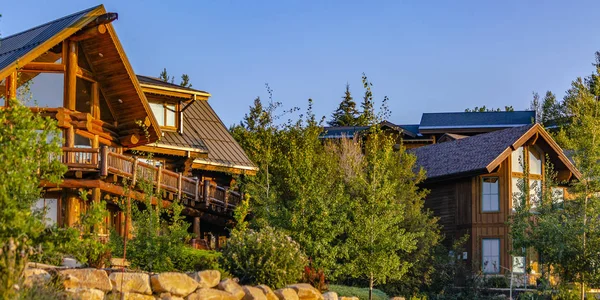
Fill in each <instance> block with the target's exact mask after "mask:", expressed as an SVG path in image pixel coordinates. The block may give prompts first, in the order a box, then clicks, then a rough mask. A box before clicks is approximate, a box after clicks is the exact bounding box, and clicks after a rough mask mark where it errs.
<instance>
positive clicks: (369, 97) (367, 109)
mask: <svg viewBox="0 0 600 300" xmlns="http://www.w3.org/2000/svg"><path fill="white" fill-rule="evenodd" d="M362 83H363V87H364V88H365V95H364V96H363V100H362V102H361V103H360V107H361V109H362V111H361V114H360V116H359V118H358V124H359V125H361V126H371V125H374V124H375V123H376V116H375V103H374V101H373V92H371V87H372V86H373V83H371V82H370V81H369V79H368V78H367V75H366V74H365V73H363V75H362Z"/></svg>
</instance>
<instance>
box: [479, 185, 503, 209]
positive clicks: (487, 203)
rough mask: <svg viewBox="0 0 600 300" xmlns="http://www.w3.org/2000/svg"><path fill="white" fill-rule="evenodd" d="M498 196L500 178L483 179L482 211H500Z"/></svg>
mask: <svg viewBox="0 0 600 300" xmlns="http://www.w3.org/2000/svg"><path fill="white" fill-rule="evenodd" d="M499 200H500V197H499V196H498V177H483V182H482V187H481V210H482V211H498V210H499V209H500V205H499V202H500V201H499Z"/></svg>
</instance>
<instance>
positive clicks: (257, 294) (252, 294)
mask: <svg viewBox="0 0 600 300" xmlns="http://www.w3.org/2000/svg"><path fill="white" fill-rule="evenodd" d="M242 289H243V290H244V293H245V295H244V298H243V299H244V300H267V296H265V293H263V291H262V290H261V289H259V288H255V287H253V286H249V285H245V286H243V287H242Z"/></svg>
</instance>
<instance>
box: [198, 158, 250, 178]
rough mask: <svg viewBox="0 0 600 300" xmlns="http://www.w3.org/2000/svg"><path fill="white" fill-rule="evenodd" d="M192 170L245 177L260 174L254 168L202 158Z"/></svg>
mask: <svg viewBox="0 0 600 300" xmlns="http://www.w3.org/2000/svg"><path fill="white" fill-rule="evenodd" d="M192 169H202V170H209V171H219V172H228V173H233V174H245V175H256V172H258V168H257V167H254V166H245V165H237V164H228V163H218V162H213V161H207V160H204V159H202V158H197V159H194V162H193V163H192Z"/></svg>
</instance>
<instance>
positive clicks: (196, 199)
mask: <svg viewBox="0 0 600 300" xmlns="http://www.w3.org/2000/svg"><path fill="white" fill-rule="evenodd" d="M199 193H200V178H196V192H195V195H194V196H195V197H194V201H196V202H199V201H200V198H199ZM194 204H195V203H194Z"/></svg>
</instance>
